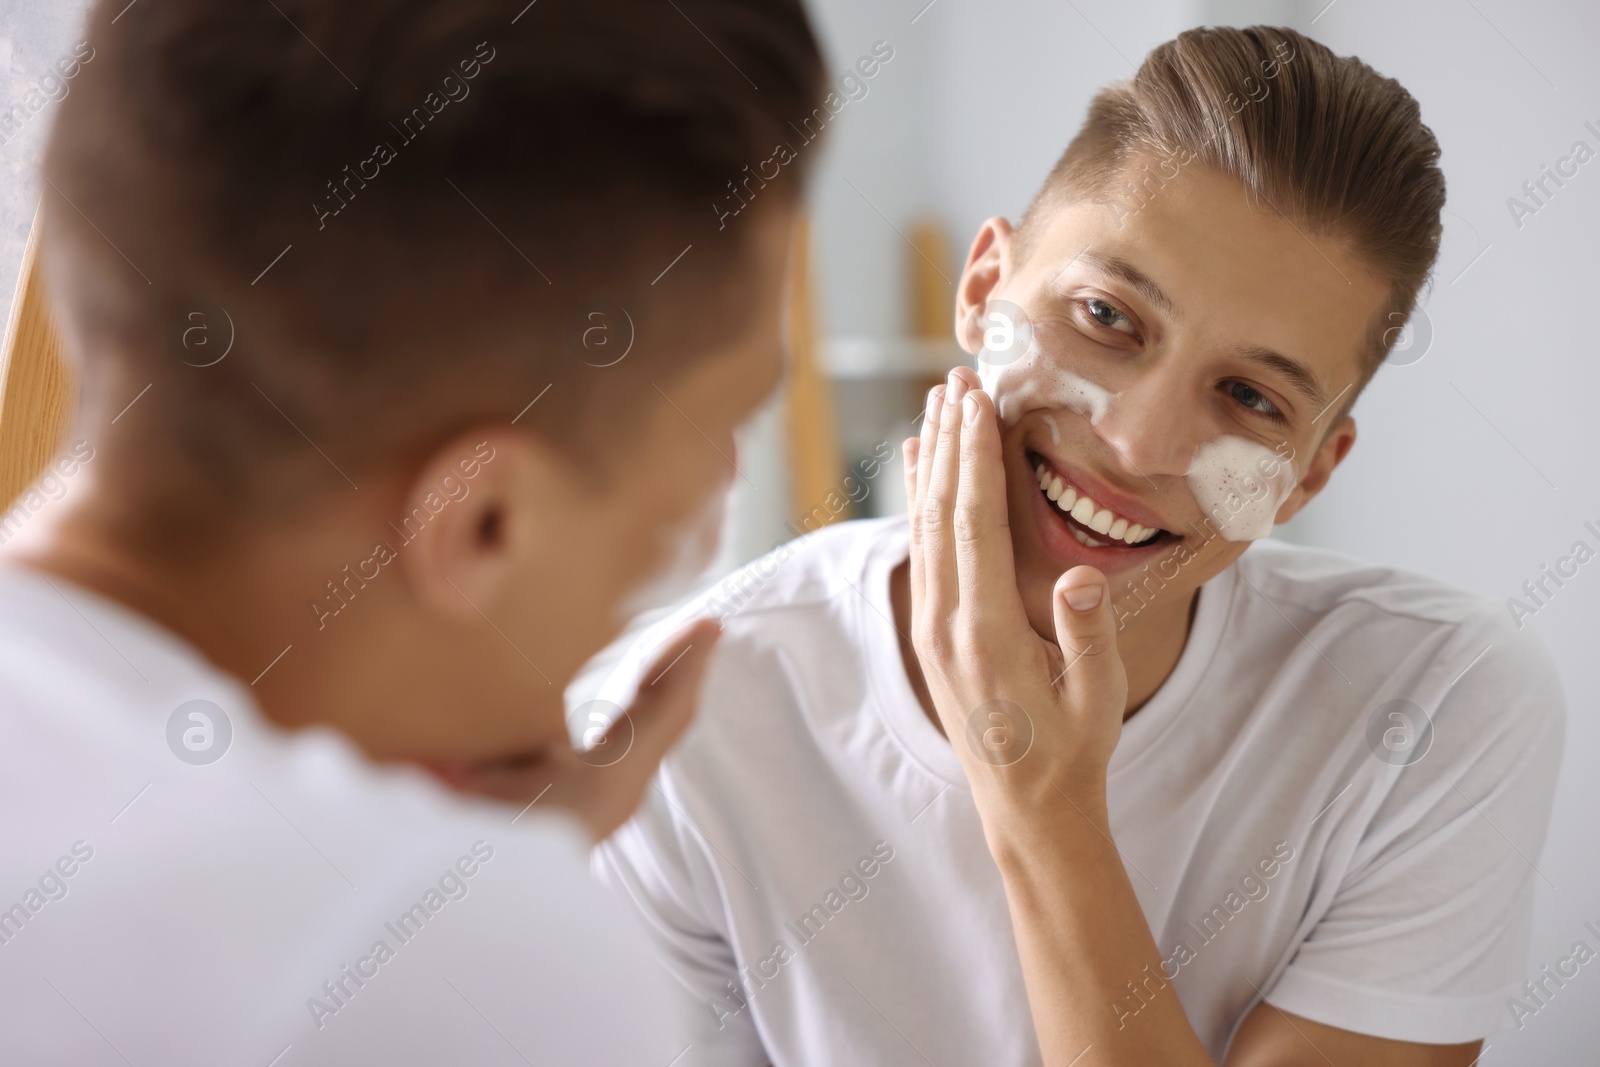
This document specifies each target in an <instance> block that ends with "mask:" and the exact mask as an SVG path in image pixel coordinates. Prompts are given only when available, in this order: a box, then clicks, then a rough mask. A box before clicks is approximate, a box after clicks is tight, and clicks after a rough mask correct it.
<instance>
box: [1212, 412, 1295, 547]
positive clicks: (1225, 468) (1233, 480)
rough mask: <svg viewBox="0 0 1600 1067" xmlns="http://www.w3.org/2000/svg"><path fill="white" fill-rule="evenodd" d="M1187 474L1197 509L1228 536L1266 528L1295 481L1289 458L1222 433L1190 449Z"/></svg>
mask: <svg viewBox="0 0 1600 1067" xmlns="http://www.w3.org/2000/svg"><path fill="white" fill-rule="evenodd" d="M1186 478H1187V479H1188V482H1189V491H1190V492H1192V493H1193V494H1194V498H1195V500H1196V501H1197V502H1198V503H1199V504H1200V509H1201V510H1202V511H1204V512H1205V513H1206V515H1208V516H1209V517H1210V518H1211V520H1212V521H1213V522H1215V523H1216V526H1217V530H1218V532H1219V533H1221V534H1222V536H1223V538H1224V539H1226V540H1229V541H1255V540H1258V539H1260V538H1262V537H1265V536H1267V535H1268V534H1270V533H1271V532H1272V526H1273V521H1274V519H1275V518H1276V517H1277V514H1278V509H1279V508H1280V507H1282V506H1283V502H1284V501H1285V500H1287V499H1289V494H1290V493H1292V492H1294V487H1295V485H1296V484H1297V483H1298V481H1299V478H1298V476H1297V475H1296V473H1295V468H1294V464H1293V463H1292V462H1291V461H1289V460H1287V459H1285V458H1284V457H1282V456H1280V455H1279V454H1278V453H1276V452H1274V451H1273V450H1272V449H1270V448H1268V447H1267V446H1266V445H1263V444H1260V443H1259V442H1256V441H1251V440H1249V439H1247V438H1244V437H1234V436H1232V435H1227V434H1225V435H1223V436H1222V437H1216V438H1213V439H1211V440H1210V441H1207V442H1206V443H1205V444H1203V445H1201V446H1200V447H1199V448H1197V449H1195V453H1194V459H1193V460H1192V461H1191V462H1190V463H1189V470H1188V473H1187V475H1186Z"/></svg>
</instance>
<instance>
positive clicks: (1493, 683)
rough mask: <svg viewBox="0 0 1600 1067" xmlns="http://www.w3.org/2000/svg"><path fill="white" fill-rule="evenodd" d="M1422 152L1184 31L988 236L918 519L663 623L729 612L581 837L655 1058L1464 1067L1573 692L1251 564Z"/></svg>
mask: <svg viewBox="0 0 1600 1067" xmlns="http://www.w3.org/2000/svg"><path fill="white" fill-rule="evenodd" d="M1438 153H1439V150H1438V146H1437V144H1436V142H1435V140H1434V138H1433V136H1432V134H1431V133H1430V132H1429V131H1428V130H1427V128H1426V127H1424V126H1423V125H1422V123H1421V120H1420V117H1419V112H1418V107H1417V104H1416V102H1415V101H1414V100H1413V99H1412V98H1411V97H1410V96H1409V95H1408V94H1407V93H1406V92H1405V91H1404V90H1403V89H1402V88H1401V87H1400V86H1399V85H1398V84H1396V83H1395V82H1393V81H1391V80H1388V79H1385V78H1382V77H1380V76H1379V75H1377V74H1376V73H1375V72H1373V71H1372V70H1371V69H1370V68H1368V67H1367V66H1365V65H1364V64H1362V63H1360V62H1359V61H1357V60H1355V59H1350V58H1340V57H1336V56H1334V55H1332V54H1331V53H1330V52H1328V50H1327V49H1325V48H1323V47H1321V46H1319V45H1317V44H1315V43H1314V42H1311V41H1309V40H1307V39H1306V38H1304V37H1302V36H1300V35H1299V34H1296V33H1293V32H1290V31H1286V30H1276V29H1269V28H1256V29H1252V30H1245V31H1238V30H1223V29H1214V30H1196V31H1191V32H1189V33H1185V34H1184V35H1182V36H1181V37H1179V38H1178V39H1177V40H1176V41H1173V42H1170V43H1168V44H1166V45H1163V46H1162V47H1160V48H1158V49H1157V50H1156V51H1155V52H1153V53H1152V54H1151V55H1150V56H1149V57H1148V58H1147V59H1146V61H1145V63H1144V64H1143V66H1142V67H1141V69H1140V70H1139V72H1138V74H1137V76H1136V77H1135V78H1134V80H1133V81H1132V82H1131V83H1127V84H1122V85H1116V86H1113V87H1111V88H1109V89H1107V90H1105V91H1104V92H1103V93H1101V94H1100V95H1099V97H1097V99H1096V100H1095V102H1094V104H1093V105H1092V106H1091V108H1090V111H1089V115H1088V119H1087V121H1086V123H1085V125H1084V128H1083V130H1082V132H1081V133H1080V134H1079V135H1078V137H1077V138H1075V139H1074V141H1073V142H1072V144H1071V145H1070V146H1069V148H1068V149H1067V151H1066V153H1065V155H1064V156H1063V157H1062V159H1061V161H1060V163H1059V164H1058V165H1057V167H1056V168H1055V170H1054V171H1053V172H1052V173H1051V175H1050V177H1049V178H1048V179H1047V180H1046V182H1045V184H1044V188H1043V189H1042V190H1041V192H1040V194H1039V196H1038V197H1037V199H1036V200H1035V202H1034V204H1033V206H1032V207H1031V208H1030V209H1029V211H1028V213H1027V215H1026V216H1025V218H1024V219H1023V221H1022V223H1021V225H1020V226H1018V227H1016V228H1013V227H1012V225H1011V224H1010V223H1008V222H1006V221H1005V220H1004V219H991V220H990V221H989V222H987V223H985V224H984V226H983V227H982V229H981V230H980V231H979V234H978V236H977V239H976V240H975V241H974V242H973V245H972V249H971V252H970V253H969V256H968V259H967V263H966V267H965V270H964V272H963V274H962V277H961V281H960V286H959V294H958V300H957V307H956V322H957V334H958V336H959V337H960V339H961V340H962V342H963V344H964V345H965V346H966V348H967V350H968V351H969V352H972V353H973V354H974V355H975V356H976V357H977V361H978V371H979V373H977V374H974V373H973V371H972V370H969V369H966V368H962V369H960V370H958V371H956V372H955V373H953V374H952V375H951V378H950V380H949V382H948V383H947V385H945V386H943V387H940V388H939V389H936V390H934V391H933V393H932V394H931V395H930V397H929V404H928V409H927V418H926V421H925V422H924V423H923V425H922V431H921V436H920V439H919V440H916V441H911V442H908V443H907V449H906V461H907V471H906V477H907V489H908V495H909V497H910V499H911V516H912V517H911V520H910V522H909V524H908V523H907V521H906V520H903V519H895V520H881V521H874V522H867V523H851V524H846V525H844V526H841V527H836V528H832V529H828V530H825V531H822V532H819V533H816V534H814V535H812V536H810V537H808V538H806V539H804V540H802V541H801V542H799V543H797V544H795V545H791V546H787V547H786V548H784V549H783V550H780V552H778V553H777V554H775V555H773V556H771V557H768V558H767V559H764V560H762V561H760V562H759V563H757V564H756V565H755V566H754V567H752V568H751V569H750V570H749V571H748V572H746V574H745V575H742V576H740V577H738V578H735V579H733V580H732V583H731V584H732V585H733V586H735V587H737V588H738V589H739V590H740V595H739V596H738V597H737V598H733V601H734V603H735V604H736V605H737V607H736V608H735V607H730V606H729V598H727V597H725V596H723V595H721V592H720V590H719V591H714V592H713V593H712V594H711V595H710V597H709V598H705V599H702V600H700V601H698V602H695V603H691V604H690V605H689V606H688V607H687V608H686V609H685V610H684V611H682V612H679V613H678V614H677V615H676V616H675V617H674V618H672V619H669V620H668V623H667V626H668V630H663V631H660V632H661V633H665V632H669V630H670V627H671V626H675V625H681V624H682V622H683V621H684V620H685V619H688V618H693V617H696V616H698V615H711V616H714V617H717V618H719V619H720V620H721V621H722V622H723V625H724V630H725V632H724V636H723V638H722V641H721V644H720V645H719V649H718V653H717V660H716V662H715V663H714V664H713V665H712V667H711V668H710V671H709V674H708V678H707V683H706V687H705V689H704V691H703V694H702V712H701V719H700V721H699V722H698V723H697V724H696V726H695V727H694V728H693V729H692V730H691V731H690V732H689V734H688V736H687V737H686V738H685V740H684V742H683V744H682V745H681V746H680V747H679V748H678V749H677V750H676V751H675V752H674V753H673V755H672V756H671V757H670V758H669V759H668V760H667V761H666V763H665V764H664V765H663V769H662V772H661V775H660V781H659V789H658V790H656V791H653V792H652V793H651V794H650V795H649V796H647V798H646V803H645V805H644V806H643V807H642V808H641V811H640V813H639V815H638V816H636V818H635V820H634V821H633V822H631V823H629V824H628V825H627V826H625V827H624V828H623V829H622V830H621V831H619V833H618V834H617V835H616V836H615V837H613V838H612V839H611V840H610V841H608V842H607V843H606V844H605V845H604V846H602V848H601V850H600V851H599V853H598V854H597V862H598V865H599V866H600V868H601V869H602V870H603V871H605V872H606V874H607V875H608V877H609V878H610V879H611V880H612V881H613V882H614V883H615V884H616V885H617V886H618V887H619V889H620V891H621V892H622V893H623V894H624V895H625V896H626V897H627V898H628V899H630V900H631V901H632V902H633V903H634V904H635V905H636V906H637V908H638V909H639V910H640V911H641V912H642V913H643V914H644V915H645V917H646V919H647V920H648V921H649V923H650V924H651V925H652V927H653V928H654V929H655V930H656V932H657V934H658V937H659V940H660V941H661V942H662V944H663V946H664V953H665V956H666V958H667V959H668V961H669V963H670V964H671V965H672V967H673V969H674V970H675V972H676V973H677V975H678V977H679V979H680V982H681V984H682V986H683V987H684V988H685V989H686V990H687V991H688V993H689V996H690V999H692V1000H694V1001H696V1002H698V1004H699V1005H700V1007H701V1025H700V1031H699V1035H698V1037H697V1039H696V1041H695V1044H694V1048H693V1050H692V1051H691V1053H690V1055H689V1057H686V1060H685V1062H690V1061H691V1060H694V1057H696V1056H699V1057H700V1059H699V1060H697V1061H695V1062H699V1063H715V1064H740V1065H744V1064H759V1063H764V1062H771V1063H776V1064H786V1063H807V1064H844V1063H851V1064H857V1063H920V1062H927V1063H939V1064H943V1063H984V1064H1037V1063H1040V1062H1043V1063H1046V1064H1052V1065H1058V1067H1066V1065H1068V1064H1113V1065H1148V1064H1157V1063H1159V1064H1164V1065H1188V1064H1208V1063H1227V1064H1232V1065H1239V1067H1291V1065H1310V1064H1323V1063H1337V1064H1363V1065H1373V1064H1380V1065H1396V1067H1401V1065H1407V1067H1416V1065H1424V1064H1427V1065H1446V1064H1449V1065H1459V1067H1466V1065H1467V1064H1469V1063H1471V1062H1472V1061H1473V1060H1474V1059H1475V1058H1476V1057H1477V1055H1478V1049H1479V1043H1480V1042H1479V1039H1481V1038H1482V1037H1483V1036H1484V1035H1485V1034H1487V1033H1489V1032H1491V1031H1492V1030H1494V1029H1496V1028H1497V1027H1498V1026H1500V1025H1502V1024H1503V1021H1504V1016H1503V1012H1504V1003H1505V998H1506V996H1507V995H1509V993H1510V992H1511V991H1514V990H1517V989H1518V988H1519V986H1520V984H1521V983H1522V981H1523V977H1524V975H1523V968H1524V967H1525V965H1526V961H1525V953H1526V942H1527V937H1528V928H1529V912H1530V906H1531V895H1532V886H1533V881H1534V878H1535V874H1536V872H1535V869H1534V867H1533V864H1534V862H1535V861H1536V860H1537V857H1538V854H1539V848H1540V845H1541V843H1542V840H1543V835H1544V832H1545V826H1546V820H1547V818H1548V813H1549V808H1550V803H1551V793H1552V788H1553V783H1552V778H1553V775H1554V773H1555V768H1556V766H1557V764H1558V761H1559V750H1560V739H1561V733H1562V725H1561V724H1562V719H1561V714H1562V712H1561V691H1560V686H1559V684H1558V682H1557V680H1556V679H1555V677H1554V675H1553V672H1552V670H1551V668H1550V665H1549V662H1548V660H1547V658H1546V657H1545V655H1544V654H1543V652H1542V651H1541V650H1540V648H1539V647H1538V646H1537V645H1535V644H1532V643H1530V641H1529V639H1528V638H1527V637H1525V636H1523V635H1521V634H1518V633H1517V632H1516V630H1515V628H1514V627H1513V626H1511V625H1510V624H1509V621H1508V620H1507V619H1506V618H1505V616H1504V614H1503V612H1499V611H1497V610H1496V609H1495V608H1494V606H1492V605H1490V604H1488V603H1486V602H1483V601H1480V600H1477V599H1476V598H1473V597H1469V596H1467V595H1465V594H1462V593H1459V592H1456V591H1454V590H1451V589H1447V588H1444V587H1442V586H1440V585H1438V584H1437V583H1434V582H1431V581H1428V580H1426V579H1422V578H1418V577H1415V576H1412V575H1407V574H1401V573H1398V572H1395V571H1391V570H1387V569H1384V568H1381V567H1374V566H1368V565H1364V564H1359V563H1356V562H1353V561H1350V560H1346V559H1342V558H1340V557H1337V556H1334V555H1331V554H1328V553H1325V552H1321V551H1315V550H1311V549H1304V548H1297V547H1292V546H1288V545H1284V544H1281V543H1272V542H1266V543H1262V544H1259V545H1256V546H1255V547H1249V544H1250V541H1251V540H1253V539H1256V538H1260V537H1262V536H1264V535H1265V534H1266V533H1267V532H1269V531H1270V529H1271V527H1272V525H1273V523H1274V521H1277V522H1282V521H1286V520H1287V519H1289V518H1290V517H1291V516H1293V515H1294V514H1296V513H1297V512H1298V511H1299V510H1300V509H1301V508H1303V507H1304V506H1305V505H1306V503H1307V502H1308V501H1310V500H1311V499H1312V498H1313V497H1315V496H1316V494H1317V493H1318V492H1319V491H1320V490H1321V489H1322V488H1323V487H1324V486H1325V485H1326V484H1327V481H1328V478H1329V477H1330V476H1331V474H1332V473H1333V470H1334V468H1335V467H1337V466H1338V464H1339V462H1340V461H1341V460H1342V459H1343V458H1344V457H1345V455H1346V454H1348V452H1349V450H1350V448H1351V446H1352V445H1353V444H1354V443H1355V437H1356V431H1355V423H1354V422H1353V421H1352V419H1351V418H1350V416H1349V410H1350V405H1351V404H1352V402H1353V401H1354V399H1355V397H1356V395H1357V394H1359V392H1360V391H1361V389H1362V387H1363V386H1364V385H1365V384H1366V383H1367V381H1368V380H1369V378H1370V377H1371V375H1372V374H1373V372H1374V370H1375V369H1376V367H1377V366H1378V364H1379V363H1380V362H1381V360H1382V357H1383V355H1384V352H1385V351H1386V349H1387V347H1388V345H1389V343H1390V342H1391V341H1392V340H1393V337H1394V327H1395V326H1396V325H1397V324H1399V323H1403V322H1404V321H1405V318H1406V316H1407V315H1408V314H1409V312H1410V311H1411V309H1412V307H1413V306H1414V302H1415V300H1416V296H1417V293H1418V290H1419V288H1420V286H1421V285H1422V284H1423V282H1424V279H1425V278H1426V275H1427V272H1428V270H1429V269H1430V267H1431V266H1432V263H1433V261H1434V258H1435V254H1436V252H1437V248H1438V240H1439V234H1440V223H1439V214H1440V209H1441V208H1442V206H1443V203H1444V182H1443V177H1442V175H1441V173H1440V171H1439V169H1438V166H1437V160H1438ZM1397 461H1398V460H1397ZM1247 549H1248V550H1247ZM728 584H730V583H725V585H728ZM658 647H659V643H658V642H657V641H654V640H646V641H644V642H642V643H641V644H640V646H639V647H638V648H637V650H636V651H635V652H633V653H632V660H631V661H630V662H628V663H627V664H626V665H625V666H624V667H623V668H621V669H619V670H618V671H617V672H616V674H615V675H614V676H613V677H612V679H611V680H610V683H609V687H608V689H607V693H608V694H609V696H610V697H612V698H613V699H616V698H621V699H625V698H626V694H627V693H628V692H630V690H631V684H632V682H633V680H634V679H635V678H637V677H639V676H640V671H641V669H642V667H643V664H644V663H645V662H646V661H647V660H648V659H650V658H651V657H653V655H654V653H655V649H656V648H658Z"/></svg>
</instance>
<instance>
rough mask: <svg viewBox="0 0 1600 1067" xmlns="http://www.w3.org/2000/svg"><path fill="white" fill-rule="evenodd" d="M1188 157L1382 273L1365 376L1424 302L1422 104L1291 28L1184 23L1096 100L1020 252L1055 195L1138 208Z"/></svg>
mask: <svg viewBox="0 0 1600 1067" xmlns="http://www.w3.org/2000/svg"><path fill="white" fill-rule="evenodd" d="M1194 163H1199V164H1202V165H1204V166H1208V167H1212V168H1214V169H1216V170H1217V171H1220V172H1222V173H1224V174H1227V175H1229V176H1231V177H1232V178H1234V179H1235V180H1236V181H1238V182H1239V183H1240V184H1242V185H1243V186H1244V187H1245V188H1246V189H1247V190H1248V191H1249V192H1250V193H1251V194H1252V195H1253V196H1254V197H1255V198H1256V200H1257V202H1258V203H1264V204H1265V205H1266V206H1267V207H1268V208H1269V209H1271V210H1274V211H1276V212H1278V213H1281V214H1283V215H1285V216H1287V217H1288V218H1289V219H1290V220H1291V221H1292V222H1293V223H1294V224H1295V225H1296V226H1298V227H1299V228H1300V229H1302V230H1304V231H1305V232H1307V233H1308V234H1310V235H1311V236H1313V237H1323V238H1331V239H1333V240H1336V241H1339V242H1342V243H1344V244H1345V245H1346V247H1348V248H1349V249H1350V250H1351V251H1352V252H1353V253H1354V254H1355V256H1356V257H1357V258H1358V259H1359V260H1361V261H1362V262H1363V263H1364V264H1365V265H1366V266H1367V267H1368V268H1369V269H1371V270H1372V271H1373V272H1374V273H1375V274H1376V275H1377V276H1378V277H1380V278H1383V279H1385V280H1387V281H1388V283H1389V299H1388V301H1387V303H1386V305H1385V306H1384V307H1383V308H1382V309H1381V311H1380V312H1379V313H1378V315H1377V316H1376V317H1375V319H1374V321H1373V323H1372V327H1371V330H1370V331H1369V344H1368V348H1367V351H1366V352H1364V353H1362V370H1363V382H1364V381H1365V380H1366V379H1367V378H1370V377H1371V375H1372V372H1373V371H1375V370H1376V369H1377V367H1378V365H1379V364H1380V363H1381V362H1382V360H1383V357H1384V356H1385V355H1386V354H1387V353H1388V350H1389V348H1390V347H1391V346H1392V345H1393V344H1394V342H1395V340H1396V339H1397V338H1398V336H1399V333H1400V330H1399V328H1398V327H1399V325H1400V324H1402V323H1404V322H1405V321H1406V319H1407V318H1408V317H1409V316H1410V314H1411V311H1412V309H1413V308H1414V307H1415V305H1416V300H1417V295H1418V293H1419V292H1420V291H1421V289H1422V286H1423V284H1424V283H1425V282H1426V281H1427V278H1428V273H1429V272H1430V271H1431V270H1432V269H1433V264H1434V261H1435V259H1436V258H1437V257H1438V254H1439V240H1440V235H1441V233H1442V231H1443V227H1442V225H1441V222H1440V213H1441V212H1442V211H1443V209H1444V196H1445V185H1444V174H1443V172H1441V171H1440V169H1439V143H1438V141H1437V140H1436V139H1435V138H1434V136H1433V132H1432V131H1431V130H1429V129H1428V127H1427V126H1425V125H1423V122H1422V113H1421V109H1420V108H1419V107H1418V105H1417V101H1416V100H1415V99H1414V98H1413V97H1412V96H1411V94H1410V93H1408V92H1407V91H1406V90H1405V89H1404V88H1403V87H1402V86H1401V85H1400V83H1399V82H1397V81H1395V80H1394V79H1393V78H1385V77H1383V76H1382V75H1380V74H1378V73H1377V72H1376V71H1374V70H1373V69H1372V68H1371V67H1369V66H1367V65H1366V64H1365V63H1363V62H1362V61H1361V60H1359V59H1356V58H1354V57H1351V56H1337V55H1334V54H1333V52H1331V51H1330V50H1329V49H1328V48H1327V47H1326V46H1324V45H1321V44H1318V43H1317V42H1316V41H1313V40H1311V39H1310V38H1308V37H1305V36H1304V35H1302V34H1299V33H1296V32H1295V31H1294V30H1289V29H1280V28H1276V27H1271V26H1253V27H1251V28H1249V29H1225V28H1213V27H1207V28H1204V29H1195V30H1189V31H1187V32H1185V33H1182V34H1180V35H1178V37H1177V38H1176V39H1174V40H1171V41H1168V42H1167V43H1165V44H1163V45H1161V46H1159V47H1157V48H1156V49H1155V50H1153V51H1152V52H1151V53H1150V54H1149V55H1148V56H1146V57H1145V60H1144V62H1143V63H1142V64H1140V66H1139V70H1138V73H1136V74H1135V75H1134V77H1133V80H1132V81H1127V82H1119V83H1117V84H1114V85H1111V86H1108V87H1107V88H1105V89H1102V90H1101V91H1100V93H1099V94H1098V95H1096V96H1095V98H1094V100H1093V102H1092V103H1091V104H1090V105H1089V114H1088V117H1087V118H1086V119H1085V120H1084V124H1083V128H1082V129H1081V130H1080V131H1079V132H1078V135H1077V136H1076V137H1074V138H1073V140H1072V143H1071V144H1070V145H1068V146H1067V150H1066V152H1065V153H1063V154H1062V156H1061V158H1060V160H1059V161H1058V162H1057V163H1056V165H1055V167H1054V168H1053V169H1052V170H1051V172H1050V175H1049V177H1048V178H1046V179H1045V183H1044V186H1043V188H1042V189H1040V191H1039V193H1038V195H1037V196H1036V197H1035V199H1034V201H1033V203H1032V205H1031V206H1029V208H1028V211H1027V213H1026V214H1025V215H1024V216H1023V221H1022V223H1021V225H1020V226H1019V235H1018V240H1019V250H1020V251H1021V254H1022V255H1024V256H1026V254H1027V252H1028V251H1029V250H1030V249H1031V248H1032V247H1033V244H1034V243H1035V242H1036V241H1037V239H1038V233H1039V230H1040V229H1041V228H1042V224H1043V223H1042V220H1044V219H1046V218H1047V217H1048V216H1049V215H1050V214H1051V213H1052V212H1053V211H1054V210H1055V209H1056V208H1057V207H1058V206H1059V205H1061V204H1062V203H1065V202H1070V201H1072V200H1075V199H1084V198H1086V199H1093V200H1100V201H1107V202H1110V201H1114V200H1120V201H1127V200H1128V198H1129V197H1132V198H1134V201H1135V202H1136V203H1137V204H1139V205H1142V203H1143V202H1144V200H1145V199H1146V198H1147V197H1148V196H1149V195H1151V193H1152V185H1151V183H1152V181H1153V182H1154V183H1156V184H1155V185H1154V188H1155V189H1159V183H1161V182H1163V181H1166V180H1174V179H1176V180H1180V181H1181V180H1182V179H1181V177H1180V176H1178V175H1177V173H1176V169H1177V168H1181V167H1182V166H1188V165H1193V164H1194ZM1141 164H1142V165H1143V166H1144V167H1145V168H1146V170H1147V171H1148V168H1149V167H1150V166H1151V164H1155V166H1156V168H1157V169H1156V172H1155V173H1154V175H1153V176H1152V175H1151V174H1148V173H1136V172H1135V171H1136V170H1137V168H1138V167H1140V165H1141ZM1130 178H1131V179H1132V181H1133V183H1132V184H1130V183H1129V181H1128V180H1129V179H1130ZM1352 399H1353V397H1352ZM1346 410H1348V403H1347V404H1346Z"/></svg>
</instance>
